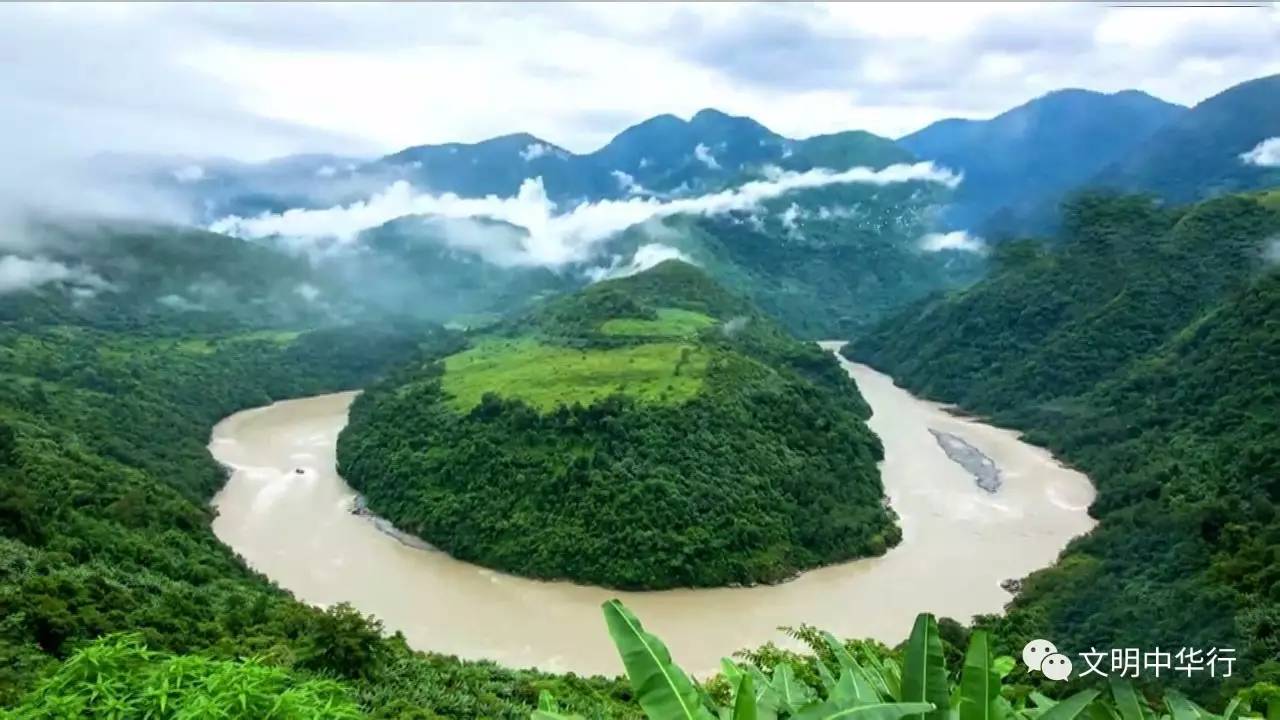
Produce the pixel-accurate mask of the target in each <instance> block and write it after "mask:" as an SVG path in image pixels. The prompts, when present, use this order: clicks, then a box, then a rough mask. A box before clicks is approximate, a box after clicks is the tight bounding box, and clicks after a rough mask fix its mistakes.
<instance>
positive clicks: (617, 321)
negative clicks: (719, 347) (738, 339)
mask: <svg viewBox="0 0 1280 720" xmlns="http://www.w3.org/2000/svg"><path fill="white" fill-rule="evenodd" d="M655 313H656V314H657V316H658V317H657V318H656V319H653V320H648V319H640V318H614V319H612V320H606V321H605V322H604V324H603V325H601V326H600V332H602V333H604V334H605V335H630V336H639V337H693V336H695V335H697V334H698V332H699V331H700V330H702V329H703V328H708V327H711V326H712V325H715V324H716V321H715V319H714V318H711V317H707V316H706V315H704V314H702V313H699V312H693V311H692V310H681V309H679V308H658V309H657V310H656V311H655Z"/></svg>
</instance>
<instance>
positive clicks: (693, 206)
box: [210, 162, 961, 268]
mask: <svg viewBox="0 0 1280 720" xmlns="http://www.w3.org/2000/svg"><path fill="white" fill-rule="evenodd" d="M910 182H927V183H939V184H942V185H944V186H947V187H951V188H954V187H956V186H957V185H959V183H960V182H961V176H960V175H959V174H957V173H955V172H952V171H951V170H948V169H946V168H942V167H939V166H937V165H934V164H933V163H930V162H921V163H915V164H897V165H890V166H888V167H885V168H883V169H880V170H874V169H871V168H868V167H854V168H850V169H848V170H844V171H833V170H828V169H825V168H818V169H813V170H808V171H805V172H791V171H783V170H780V169H776V168H774V169H771V171H770V172H769V173H768V175H767V176H766V177H765V178H764V179H761V180H752V181H749V182H746V183H743V184H742V185H739V186H737V187H734V188H730V189H726V190H722V191H719V192H713V193H708V194H704V195H698V196H694V197H686V198H675V199H658V198H652V197H630V198H627V199H625V200H601V201H598V202H584V203H582V204H579V205H577V206H575V207H573V208H571V209H569V210H567V211H564V212H560V209H559V208H558V207H557V206H556V204H555V203H553V202H551V201H550V200H549V199H548V197H547V193H546V189H545V187H544V186H543V183H542V179H541V178H529V179H526V180H525V181H524V182H523V183H522V184H521V186H520V190H519V192H518V193H517V194H516V195H515V196H513V197H497V196H495V195H489V196H486V197H480V198H467V197H460V196H458V195H456V194H453V193H443V194H432V193H427V192H419V191H417V190H416V189H415V188H414V187H413V186H411V185H410V184H409V183H407V182H404V181H397V182H395V183H392V184H391V185H390V186H388V187H387V188H386V189H385V190H383V191H381V192H379V193H375V194H374V195H372V196H371V197H370V198H369V199H367V200H363V201H359V202H354V203H351V204H348V205H335V206H333V207H329V208H321V209H306V208H294V209H290V210H286V211H284V212H280V213H265V214H262V215H259V216H256V217H248V218H245V217H239V216H234V215H233V216H228V217H225V218H222V219H220V220H218V221H216V222H214V223H213V224H212V225H211V226H210V229H211V230H213V231H214V232H220V233H225V234H229V235H235V236H237V237H241V238H246V239H267V238H276V239H280V240H282V241H283V242H284V243H285V244H286V245H287V246H289V247H293V248H295V249H296V250H299V251H302V252H306V253H309V254H315V253H328V252H333V251H334V250H338V251H340V250H342V249H343V248H349V247H351V246H352V245H354V244H355V242H356V240H357V238H358V237H359V235H360V233H362V232H364V231H366V230H370V229H373V228H376V227H379V226H381V225H384V224H386V223H387V222H390V221H392V220H395V219H397V218H401V217H406V216H429V217H434V218H438V219H442V220H449V221H462V222H461V223H458V222H454V223H451V224H450V225H449V226H448V230H449V231H448V232H446V233H445V237H446V240H447V242H449V243H450V244H451V245H453V246H454V247H457V248H459V249H465V250H469V251H472V252H477V253H479V254H480V255H482V256H483V257H484V258H485V259H486V260H487V261H489V262H492V263H495V264H498V265H502V266H507V267H510V266H546V267H552V268H558V267H563V266H565V265H568V264H570V263H575V262H583V261H586V260H589V259H591V258H592V257H593V256H594V254H595V251H596V249H597V247H598V245H599V244H600V242H601V241H603V240H605V239H607V238H609V237H610V236H612V235H614V234H615V233H618V232H621V231H622V230H625V229H627V228H629V227H631V226H633V225H638V224H640V223H643V222H645V221H648V220H654V219H662V218H666V217H671V216H674V215H705V216H713V215H720V214H724V213H729V212H735V211H750V210H753V209H756V208H758V207H760V205H761V203H763V202H765V201H768V200H772V199H774V198H778V197H782V196H784V195H786V194H788V193H791V192H796V191H801V190H807V189H813V188H820V187H826V186H831V185H846V184H859V185H875V186H886V185H894V184H900V183H910ZM468 221H469V222H468ZM493 221H497V223H498V224H497V225H496V226H495V225H494V224H493ZM486 223H487V224H486ZM512 225H514V226H518V227H520V228H523V229H524V233H523V234H521V235H520V236H519V237H516V238H512V236H511V235H512V233H511V226H512ZM491 233H492V235H491ZM499 233H501V235H500V236H499V235H498V234H499ZM490 240H494V241H493V242H490Z"/></svg>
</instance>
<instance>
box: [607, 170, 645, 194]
mask: <svg viewBox="0 0 1280 720" xmlns="http://www.w3.org/2000/svg"><path fill="white" fill-rule="evenodd" d="M609 174H610V175H612V176H613V179H614V180H616V181H617V182H618V188H619V189H621V190H622V191H623V192H625V193H627V194H628V195H646V194H649V191H648V190H646V189H645V188H644V187H642V186H641V185H640V183H638V182H636V179H635V178H634V177H632V176H631V173H626V172H623V171H621V170H614V171H612V172H610V173H609Z"/></svg>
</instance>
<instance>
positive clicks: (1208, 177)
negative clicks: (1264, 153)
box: [1093, 75, 1280, 202]
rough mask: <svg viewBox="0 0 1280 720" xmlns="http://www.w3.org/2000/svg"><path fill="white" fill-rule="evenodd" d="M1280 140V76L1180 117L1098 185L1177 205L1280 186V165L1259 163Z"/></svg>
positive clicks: (1231, 91)
mask: <svg viewBox="0 0 1280 720" xmlns="http://www.w3.org/2000/svg"><path fill="white" fill-rule="evenodd" d="M1277 137H1280V75H1271V76H1268V77H1263V78H1258V79H1256V80H1250V81H1248V82H1245V83H1241V84H1239V85H1236V86H1234V87H1231V88H1228V89H1227V90H1224V91H1223V92H1221V93H1219V94H1217V95H1214V96H1213V97H1211V98H1209V99H1207V100H1205V101H1203V102H1201V103H1199V104H1198V105H1196V106H1195V107H1193V108H1191V109H1190V110H1188V111H1187V112H1185V113H1183V114H1181V115H1179V116H1178V117H1176V118H1174V119H1173V121H1172V122H1170V123H1169V124H1168V125H1166V126H1164V127H1163V128H1161V129H1160V130H1159V131H1158V132H1156V133H1155V134H1154V135H1152V136H1151V138H1150V139H1149V140H1147V141H1146V142H1144V143H1142V144H1141V145H1138V146H1137V147H1135V148H1134V149H1133V150H1132V151H1131V152H1130V153H1128V154H1127V155H1126V156H1124V157H1122V158H1120V159H1118V160H1117V161H1116V163H1115V164H1114V165H1112V166H1111V167H1108V168H1106V169H1104V170H1102V171H1101V172H1100V173H1099V174H1098V176H1097V177H1096V178H1094V182H1093V184H1095V185H1103V186H1108V187H1115V188H1120V189H1123V190H1131V191H1139V192H1150V193H1155V194H1157V195H1159V196H1160V197H1162V198H1165V199H1167V200H1170V201H1172V202H1190V201H1194V200H1198V199H1200V198H1204V197H1211V196H1214V195H1220V194H1223V193H1232V192H1240V191H1242V190H1253V189H1258V188H1266V187H1272V186H1275V185H1280V162H1277V161H1274V160H1273V161H1271V162H1265V161H1264V162H1259V161H1257V160H1258V159H1254V160H1251V159H1250V157H1249V153H1250V152H1251V151H1253V150H1254V149H1255V148H1257V147H1258V146H1259V145H1260V144H1261V143H1263V142H1264V141H1266V140H1268V139H1271V138H1277Z"/></svg>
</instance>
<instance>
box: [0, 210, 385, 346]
mask: <svg viewBox="0 0 1280 720" xmlns="http://www.w3.org/2000/svg"><path fill="white" fill-rule="evenodd" d="M0 277H2V278H3V279H2V280H0V321H3V322H23V323H37V324H45V323H57V322H62V323H74V324H88V325H93V326H96V327H101V328H112V329H117V330H135V329H141V328H144V327H145V328H147V330H148V331H159V330H162V329H164V328H166V327H169V328H175V327H180V328H185V329H187V330H192V329H195V328H203V329H205V330H211V331H216V330H232V329H241V330H243V329H245V328H250V327H260V328H272V327H280V326H283V325H308V324H317V323H326V322H328V323H332V322H336V321H339V320H342V319H350V318H352V317H356V316H359V315H360V314H362V312H363V309H362V308H363V305H362V304H361V303H360V302H359V301H357V300H356V299H355V298H354V297H353V296H351V295H350V294H347V293H345V292H344V291H343V289H342V288H341V287H340V286H338V284H337V283H335V282H334V281H333V280H332V279H331V278H328V277H326V275H325V274H324V273H322V272H319V271H317V270H316V269H315V268H313V267H312V266H311V264H310V263H308V262H306V261H305V259H303V258H299V257H296V256H292V255H289V254H286V253H283V252H281V251H279V250H276V249H272V248H269V247H264V246H261V245H259V244H255V243H252V242H246V241H244V240H240V239H238V238H232V237H227V236H225V235H218V234H215V233H210V232H204V231H201V230H196V229H192V228H184V227H178V226H173V225H161V224H154V223H141V222H122V221H105V220H93V219H66V218H61V219H59V220H57V221H56V222H55V221H52V220H49V219H42V220H36V221H33V222H31V223H30V224H29V226H28V227H26V228H25V230H24V231H23V232H22V233H21V234H20V235H19V236H18V237H16V238H15V237H6V238H4V243H3V245H0Z"/></svg>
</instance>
